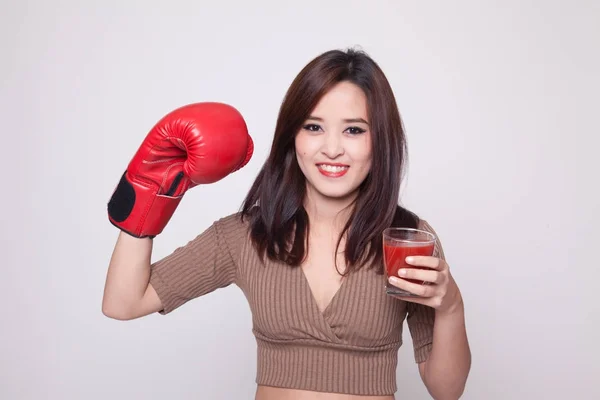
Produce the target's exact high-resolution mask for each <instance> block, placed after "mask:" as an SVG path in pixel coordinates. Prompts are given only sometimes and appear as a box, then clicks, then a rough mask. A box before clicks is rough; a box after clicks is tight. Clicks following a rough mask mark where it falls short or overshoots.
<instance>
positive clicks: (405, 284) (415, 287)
mask: <svg viewBox="0 0 600 400" xmlns="http://www.w3.org/2000/svg"><path fill="white" fill-rule="evenodd" d="M389 281H390V283H391V284H392V285H394V286H396V287H397V288H400V289H402V290H406V291H407V292H410V293H412V294H415V295H417V296H421V297H432V296H434V295H435V286H432V285H422V284H417V283H412V282H409V281H406V280H404V279H400V278H396V277H395V276H392V277H390V279H389Z"/></svg>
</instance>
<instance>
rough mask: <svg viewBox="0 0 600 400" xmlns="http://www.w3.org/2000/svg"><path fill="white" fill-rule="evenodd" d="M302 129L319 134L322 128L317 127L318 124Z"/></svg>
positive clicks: (305, 126)
mask: <svg viewBox="0 0 600 400" xmlns="http://www.w3.org/2000/svg"><path fill="white" fill-rule="evenodd" d="M302 129H305V130H307V131H310V132H318V131H319V130H320V129H321V127H320V126H319V125H316V124H308V125H304V126H303V127H302Z"/></svg>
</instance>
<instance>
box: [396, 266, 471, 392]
mask: <svg viewBox="0 0 600 400" xmlns="http://www.w3.org/2000/svg"><path fill="white" fill-rule="evenodd" d="M406 261H407V263H408V264H411V265H414V266H422V267H427V268H428V269H425V270H420V269H412V268H408V269H404V270H400V271H399V276H400V277H399V278H395V277H392V278H390V282H391V283H392V284H393V285H395V286H397V287H399V288H401V289H404V290H407V291H409V292H411V293H414V294H416V295H418V296H420V297H399V299H401V300H404V301H407V302H413V303H418V304H423V305H425V306H429V307H432V308H433V309H434V310H435V319H434V321H435V322H434V326H433V344H432V348H431V353H430V354H429V356H428V357H427V360H426V361H424V362H422V363H419V372H420V374H421V377H422V379H423V382H424V384H425V386H426V387H427V390H428V391H429V393H430V394H431V396H432V397H433V398H434V399H437V400H446V399H449V400H456V399H458V398H460V397H461V396H462V393H463V391H464V389H465V385H466V382H467V377H468V375H469V371H470V369H471V350H470V348H469V342H468V339H467V332H466V327H465V310H464V304H463V299H462V295H461V293H460V290H459V288H458V286H457V284H456V282H455V281H454V279H453V278H452V275H451V274H450V269H449V267H448V264H447V263H446V261H445V260H444V259H443V258H438V257H428V256H415V257H408V258H407V259H406ZM401 278H408V279H417V280H421V281H426V282H428V283H429V284H427V285H420V284H416V283H412V282H409V281H406V280H404V279H401Z"/></svg>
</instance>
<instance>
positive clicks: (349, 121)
mask: <svg viewBox="0 0 600 400" xmlns="http://www.w3.org/2000/svg"><path fill="white" fill-rule="evenodd" d="M307 119H312V120H315V121H320V122H323V118H320V117H316V116H314V115H311V116H310V117H308V118H307ZM343 121H344V122H346V123H353V122H354V123H355V122H360V123H363V124H367V125H369V123H368V122H367V121H365V120H364V119H362V118H346V119H344V120H343Z"/></svg>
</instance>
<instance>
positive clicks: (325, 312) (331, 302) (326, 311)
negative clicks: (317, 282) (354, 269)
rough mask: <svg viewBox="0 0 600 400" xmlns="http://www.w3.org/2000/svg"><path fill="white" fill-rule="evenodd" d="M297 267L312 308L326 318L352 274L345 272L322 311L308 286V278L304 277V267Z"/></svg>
mask: <svg viewBox="0 0 600 400" xmlns="http://www.w3.org/2000/svg"><path fill="white" fill-rule="evenodd" d="M297 269H299V270H300V271H299V274H300V276H301V280H302V282H303V285H304V287H305V289H306V291H307V292H308V294H309V297H310V302H311V303H312V305H313V307H314V309H315V310H316V311H317V313H318V314H319V315H321V316H322V317H323V318H327V317H328V316H329V315H330V314H331V312H332V311H331V310H332V308H333V307H334V305H335V303H336V302H337V300H338V298H339V297H341V296H342V291H343V290H344V288H345V286H347V284H348V280H349V279H350V277H351V275H352V274H347V275H346V276H344V277H342V283H341V284H340V287H339V288H338V289H337V290H336V291H335V293H334V295H333V297H332V298H331V300H329V303H328V304H327V305H326V306H325V308H324V309H323V311H321V309H320V308H319V302H318V301H317V298H316V296H315V294H314V292H313V290H312V288H311V286H310V282H309V280H308V278H307V277H306V274H305V273H304V269H302V267H301V266H298V267H297Z"/></svg>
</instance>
